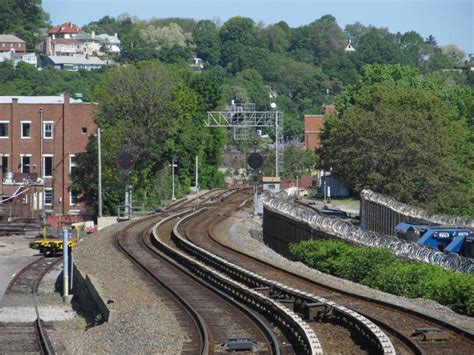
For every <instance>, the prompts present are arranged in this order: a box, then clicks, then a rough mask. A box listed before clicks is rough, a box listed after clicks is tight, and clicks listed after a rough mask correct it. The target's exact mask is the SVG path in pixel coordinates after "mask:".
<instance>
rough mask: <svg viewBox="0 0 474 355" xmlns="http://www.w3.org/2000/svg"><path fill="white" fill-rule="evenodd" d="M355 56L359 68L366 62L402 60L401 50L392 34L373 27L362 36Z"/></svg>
mask: <svg viewBox="0 0 474 355" xmlns="http://www.w3.org/2000/svg"><path fill="white" fill-rule="evenodd" d="M353 57H354V60H355V62H356V64H357V65H358V67H359V68H362V67H363V66H364V65H365V64H374V63H378V64H395V63H399V62H400V50H399V48H398V47H397V46H396V44H395V42H394V38H393V36H392V35H390V34H386V33H385V32H384V31H381V30H378V29H375V28H373V29H371V30H370V31H369V32H367V33H366V34H365V35H363V36H362V37H361V38H360V41H359V44H358V46H357V50H356V52H355V53H354V56H353Z"/></svg>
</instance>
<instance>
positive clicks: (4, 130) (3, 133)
mask: <svg viewBox="0 0 474 355" xmlns="http://www.w3.org/2000/svg"><path fill="white" fill-rule="evenodd" d="M9 123H10V122H8V121H0V138H8V125H9Z"/></svg>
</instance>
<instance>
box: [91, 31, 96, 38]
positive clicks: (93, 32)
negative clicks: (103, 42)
mask: <svg viewBox="0 0 474 355" xmlns="http://www.w3.org/2000/svg"><path fill="white" fill-rule="evenodd" d="M91 37H92V39H95V31H92V33H91Z"/></svg>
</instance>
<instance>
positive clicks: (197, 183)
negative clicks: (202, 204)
mask: <svg viewBox="0 0 474 355" xmlns="http://www.w3.org/2000/svg"><path fill="white" fill-rule="evenodd" d="M198 208H199V157H198V156H197V155H196V209H198Z"/></svg>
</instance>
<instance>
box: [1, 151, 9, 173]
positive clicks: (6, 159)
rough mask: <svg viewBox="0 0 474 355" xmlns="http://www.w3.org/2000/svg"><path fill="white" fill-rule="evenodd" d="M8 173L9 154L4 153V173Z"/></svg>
mask: <svg viewBox="0 0 474 355" xmlns="http://www.w3.org/2000/svg"><path fill="white" fill-rule="evenodd" d="M6 173H8V155H2V174H6Z"/></svg>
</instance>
